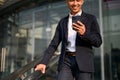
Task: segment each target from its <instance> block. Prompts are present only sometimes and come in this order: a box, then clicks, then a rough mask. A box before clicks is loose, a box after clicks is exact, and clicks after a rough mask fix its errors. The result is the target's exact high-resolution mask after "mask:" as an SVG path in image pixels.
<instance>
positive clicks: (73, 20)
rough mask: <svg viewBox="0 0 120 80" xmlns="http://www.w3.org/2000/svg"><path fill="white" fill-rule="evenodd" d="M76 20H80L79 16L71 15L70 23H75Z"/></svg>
mask: <svg viewBox="0 0 120 80" xmlns="http://www.w3.org/2000/svg"><path fill="white" fill-rule="evenodd" d="M77 21H81V16H73V17H72V23H77ZM72 27H73V30H75V28H74V26H72Z"/></svg>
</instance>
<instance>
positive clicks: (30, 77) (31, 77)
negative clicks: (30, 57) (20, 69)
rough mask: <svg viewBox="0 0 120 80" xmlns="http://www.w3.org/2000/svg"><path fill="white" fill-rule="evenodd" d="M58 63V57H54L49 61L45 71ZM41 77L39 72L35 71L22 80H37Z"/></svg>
mask: <svg viewBox="0 0 120 80" xmlns="http://www.w3.org/2000/svg"><path fill="white" fill-rule="evenodd" d="M57 61H58V55H55V56H54V57H53V58H52V59H51V60H50V63H49V65H48V66H47V69H48V68H50V67H52V66H53V65H54V64H55V63H56V62H57ZM41 76H42V73H41V71H35V72H33V73H32V74H30V75H28V76H27V77H26V78H25V79H23V80H38V79H39V78H40V77H41Z"/></svg>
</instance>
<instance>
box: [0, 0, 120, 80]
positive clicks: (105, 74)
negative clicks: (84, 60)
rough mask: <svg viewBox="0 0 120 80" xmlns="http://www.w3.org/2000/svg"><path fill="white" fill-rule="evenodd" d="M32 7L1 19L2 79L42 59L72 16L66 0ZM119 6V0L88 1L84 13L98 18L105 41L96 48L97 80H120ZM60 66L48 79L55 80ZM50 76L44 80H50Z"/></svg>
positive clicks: (95, 78)
mask: <svg viewBox="0 0 120 80" xmlns="http://www.w3.org/2000/svg"><path fill="white" fill-rule="evenodd" d="M38 1H41V0H38ZM36 3H37V2H36ZM28 4H30V5H27V3H26V5H27V6H24V7H19V10H18V9H16V10H14V11H12V12H11V13H6V15H4V17H3V18H0V20H1V22H0V27H1V29H0V37H1V38H0V59H1V60H0V63H1V64H0V79H1V78H3V77H5V76H7V75H8V74H10V73H12V72H14V71H15V70H16V69H19V68H21V67H22V66H24V65H26V64H27V63H29V62H30V61H32V60H34V59H35V58H36V56H38V55H42V54H43V51H44V50H45V49H46V48H47V46H48V45H49V43H50V41H51V39H52V37H53V35H54V32H55V28H56V26H57V23H58V21H59V20H60V19H61V18H62V17H64V16H66V15H68V13H69V10H68V7H67V5H66V3H65V1H64V0H50V1H49V0H45V1H43V2H42V1H41V2H39V4H35V3H34V1H32V0H31V2H30V3H28ZM28 6H29V7H28ZM119 6H120V1H119V0H103V1H102V0H85V3H84V6H83V11H85V12H87V13H90V14H93V15H95V16H96V17H97V20H98V23H99V25H100V30H101V35H102V39H103V44H102V46H101V47H100V48H94V55H95V74H94V80H120V76H119V75H120V37H119V36H120V8H119ZM22 8H24V9H22ZM58 52H60V50H59V48H58ZM56 64H57V63H56ZM56 64H54V65H53V67H51V68H50V69H49V70H48V71H47V75H46V76H49V77H50V78H51V79H52V80H55V75H56V73H57V72H56ZM51 73H52V74H51ZM53 73H54V74H53ZM46 76H44V77H43V80H47V79H45V77H46Z"/></svg>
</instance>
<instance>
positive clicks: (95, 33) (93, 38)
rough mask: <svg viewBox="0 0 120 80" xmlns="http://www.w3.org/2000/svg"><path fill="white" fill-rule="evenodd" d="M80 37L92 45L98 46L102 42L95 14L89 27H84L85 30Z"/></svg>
mask: <svg viewBox="0 0 120 80" xmlns="http://www.w3.org/2000/svg"><path fill="white" fill-rule="evenodd" d="M81 38H82V39H83V40H84V41H87V42H89V43H90V44H91V45H92V46H94V47H99V46H100V45H101V44H102V38H101V35H100V29H99V25H98V22H97V20H96V17H95V16H93V19H92V21H91V25H90V28H88V29H87V28H86V32H85V34H84V35H83V36H81Z"/></svg>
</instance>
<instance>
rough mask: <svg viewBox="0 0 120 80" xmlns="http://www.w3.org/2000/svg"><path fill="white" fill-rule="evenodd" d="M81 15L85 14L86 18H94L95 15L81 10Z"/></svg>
mask: <svg viewBox="0 0 120 80" xmlns="http://www.w3.org/2000/svg"><path fill="white" fill-rule="evenodd" d="M83 15H85V16H86V17H88V18H96V17H95V15H93V14H90V13H86V12H83Z"/></svg>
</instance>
